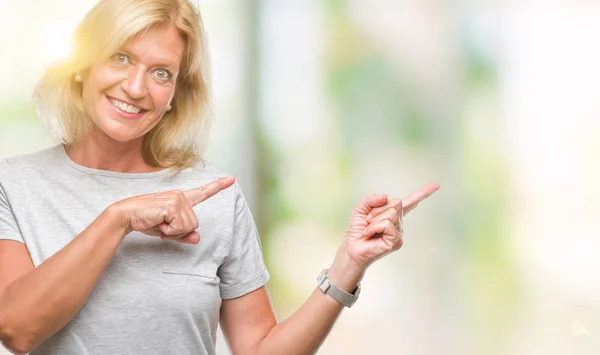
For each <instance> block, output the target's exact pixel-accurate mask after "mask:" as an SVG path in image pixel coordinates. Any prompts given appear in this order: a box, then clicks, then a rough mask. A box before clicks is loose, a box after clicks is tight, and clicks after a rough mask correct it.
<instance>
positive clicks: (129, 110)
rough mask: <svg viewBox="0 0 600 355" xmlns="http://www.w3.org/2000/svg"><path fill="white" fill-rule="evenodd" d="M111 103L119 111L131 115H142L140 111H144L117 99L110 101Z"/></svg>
mask: <svg viewBox="0 0 600 355" xmlns="http://www.w3.org/2000/svg"><path fill="white" fill-rule="evenodd" d="M109 100H110V102H112V104H113V105H115V106H116V107H118V108H119V109H121V111H124V112H127V113H131V114H136V113H140V111H142V110H141V109H140V108H137V107H134V106H131V105H127V104H126V103H124V102H121V101H118V100H115V99H109Z"/></svg>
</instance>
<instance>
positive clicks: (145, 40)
mask: <svg viewBox="0 0 600 355" xmlns="http://www.w3.org/2000/svg"><path fill="white" fill-rule="evenodd" d="M123 48H125V49H126V50H127V51H129V52H130V53H131V54H133V55H135V56H136V57H137V58H138V60H141V61H143V62H147V64H153V63H160V64H165V65H170V66H175V67H178V66H179V64H180V63H181V58H182V57H183V51H184V49H185V43H184V41H183V38H182V36H181V34H180V33H179V31H178V30H177V29H176V28H175V27H172V26H156V27H151V28H148V29H147V30H145V31H142V32H140V33H139V34H137V35H136V36H134V37H133V38H132V39H130V40H129V41H127V42H126V43H125V45H124V46H123Z"/></svg>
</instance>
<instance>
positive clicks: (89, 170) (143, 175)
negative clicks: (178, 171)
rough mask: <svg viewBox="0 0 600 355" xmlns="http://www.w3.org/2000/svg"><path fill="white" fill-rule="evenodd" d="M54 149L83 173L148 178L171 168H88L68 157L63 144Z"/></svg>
mask: <svg viewBox="0 0 600 355" xmlns="http://www.w3.org/2000/svg"><path fill="white" fill-rule="evenodd" d="M56 149H57V150H58V151H59V154H60V155H61V156H62V158H63V160H64V161H65V162H66V163H67V165H69V166H70V167H72V168H74V169H76V170H79V171H81V172H83V173H86V174H90V175H96V176H108V177H114V178H120V179H148V178H154V177H159V176H163V175H166V174H167V173H168V172H169V170H171V169H169V168H166V169H162V170H158V171H152V172H148V173H124V172H118V171H110V170H101V169H94V168H88V167H86V166H83V165H79V164H77V163H76V162H74V161H73V160H71V157H69V155H68V154H67V152H66V151H65V147H64V145H62V144H59V145H58V146H57V147H56Z"/></svg>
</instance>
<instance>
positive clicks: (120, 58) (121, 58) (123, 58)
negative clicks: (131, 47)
mask: <svg viewBox="0 0 600 355" xmlns="http://www.w3.org/2000/svg"><path fill="white" fill-rule="evenodd" d="M113 59H114V60H115V62H117V63H119V64H129V57H128V56H127V55H125V54H123V53H117V54H115V55H114V56H113Z"/></svg>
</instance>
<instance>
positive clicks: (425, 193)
mask: <svg viewBox="0 0 600 355" xmlns="http://www.w3.org/2000/svg"><path fill="white" fill-rule="evenodd" d="M439 188H440V185H438V184H436V183H431V184H429V185H425V186H423V187H422V188H420V189H419V190H417V191H416V192H413V193H412V194H410V195H408V196H406V197H405V198H404V199H402V210H403V212H404V215H406V214H407V213H408V212H410V211H411V210H413V209H414V208H415V207H417V205H418V204H419V202H421V201H423V200H424V199H426V198H427V197H429V196H431V195H432V194H433V193H434V192H436V191H437V190H438V189H439Z"/></svg>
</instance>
